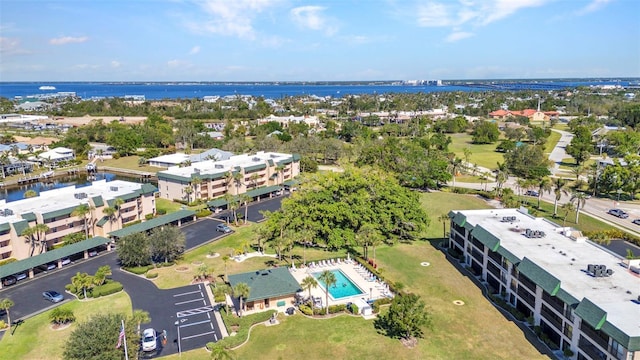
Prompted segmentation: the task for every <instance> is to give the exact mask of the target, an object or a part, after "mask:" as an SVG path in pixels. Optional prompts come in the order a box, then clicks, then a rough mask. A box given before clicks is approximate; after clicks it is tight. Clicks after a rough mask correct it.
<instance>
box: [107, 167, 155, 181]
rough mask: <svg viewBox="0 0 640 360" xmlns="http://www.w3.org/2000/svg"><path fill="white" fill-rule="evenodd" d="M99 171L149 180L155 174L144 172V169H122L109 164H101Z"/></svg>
mask: <svg viewBox="0 0 640 360" xmlns="http://www.w3.org/2000/svg"><path fill="white" fill-rule="evenodd" d="M100 171H104V172H110V173H114V174H120V175H125V176H130V177H137V178H140V179H143V180H151V179H152V178H153V177H154V176H155V175H156V174H154V173H150V172H146V171H138V170H132V169H123V168H114V167H109V166H101V167H100Z"/></svg>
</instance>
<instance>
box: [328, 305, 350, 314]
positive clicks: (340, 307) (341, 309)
mask: <svg viewBox="0 0 640 360" xmlns="http://www.w3.org/2000/svg"><path fill="white" fill-rule="evenodd" d="M345 310H347V305H345V304H339V305H331V306H329V314H337V313H341V312H344V311H345Z"/></svg>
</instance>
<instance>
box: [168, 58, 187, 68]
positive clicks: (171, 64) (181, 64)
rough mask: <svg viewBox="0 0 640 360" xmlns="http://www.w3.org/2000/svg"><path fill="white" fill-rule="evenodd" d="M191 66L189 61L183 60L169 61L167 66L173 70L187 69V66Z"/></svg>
mask: <svg viewBox="0 0 640 360" xmlns="http://www.w3.org/2000/svg"><path fill="white" fill-rule="evenodd" d="M190 65H191V64H190V63H188V62H187V61H183V60H176V59H174V60H169V61H167V66H169V67H171V68H176V67H186V66H190Z"/></svg>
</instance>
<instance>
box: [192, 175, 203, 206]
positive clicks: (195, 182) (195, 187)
mask: <svg viewBox="0 0 640 360" xmlns="http://www.w3.org/2000/svg"><path fill="white" fill-rule="evenodd" d="M200 184H202V179H201V178H200V177H199V176H196V177H194V178H193V179H191V186H193V193H194V194H195V200H194V201H197V200H198V199H200Z"/></svg>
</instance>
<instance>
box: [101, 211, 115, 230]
mask: <svg viewBox="0 0 640 360" xmlns="http://www.w3.org/2000/svg"><path fill="white" fill-rule="evenodd" d="M117 211H118V210H116V208H114V207H111V206H107V207H105V208H103V209H102V213H103V214H104V215H105V216H106V217H107V219H108V220H109V232H111V231H113V220H115V218H116V217H115V214H116V212H117Z"/></svg>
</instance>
